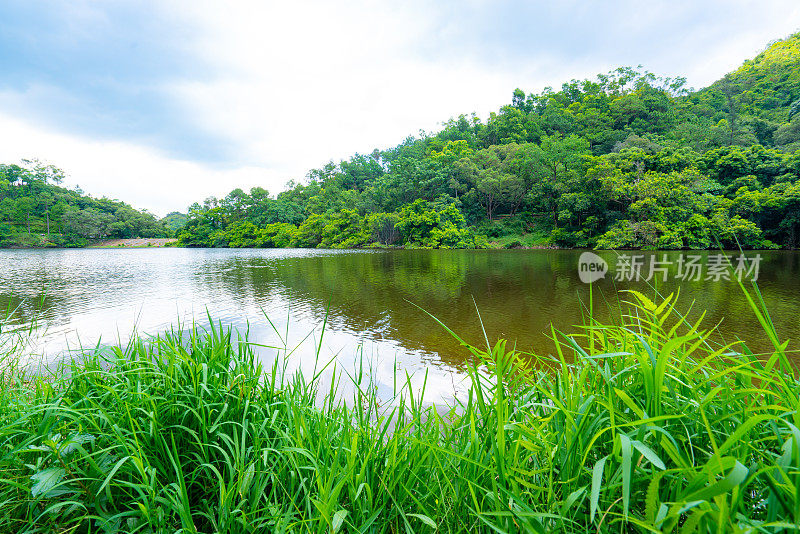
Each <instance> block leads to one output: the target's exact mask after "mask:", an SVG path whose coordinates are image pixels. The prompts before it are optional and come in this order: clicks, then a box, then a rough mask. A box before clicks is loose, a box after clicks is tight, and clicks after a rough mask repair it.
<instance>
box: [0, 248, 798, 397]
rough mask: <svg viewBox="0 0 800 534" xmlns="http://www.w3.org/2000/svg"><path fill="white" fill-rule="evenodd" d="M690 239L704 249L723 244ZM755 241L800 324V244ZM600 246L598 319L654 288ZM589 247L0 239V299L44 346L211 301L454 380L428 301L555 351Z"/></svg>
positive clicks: (213, 309)
mask: <svg viewBox="0 0 800 534" xmlns="http://www.w3.org/2000/svg"><path fill="white" fill-rule="evenodd" d="M694 254H700V256H701V260H702V262H703V263H706V262H708V261H710V260H709V255H710V254H711V255H713V254H715V253H705V252H703V253H694ZM731 254H732V253H731ZM760 254H761V256H762V260H761V263H760V272H759V278H758V284H759V287H760V289H761V291H762V293H763V295H764V299H765V301H766V303H767V305H768V307H769V309H770V310H771V312H772V317H773V320H774V322H775V325H776V328H777V330H778V332H779V334H780V335H781V336H782V337H783V338H784V339H785V338H792V339H796V338H797V337H798V335H800V313H798V312H800V283H799V282H798V281H799V280H800V254H798V253H797V252H789V251H779V252H761V253H760ZM601 255H602V256H603V257H604V258H606V259H607V260H608V262H609V264H610V265H611V266H612V267H611V268H612V272H609V273H608V274H607V276H606V277H605V278H604V279H601V280H599V281H597V282H595V284H594V289H593V292H594V309H595V312H596V313H597V314H598V316H599V317H600V318H601V319H606V318H610V317H611V316H613V315H614V311H613V310H614V309H616V308H618V306H619V298H618V293H617V291H618V290H620V289H637V290H640V291H644V292H647V293H648V294H649V295H652V294H653V290H652V288H651V287H650V286H651V284H652V282H651V283H645V282H643V281H638V282H637V281H615V280H614V272H613V269H614V267H613V266H614V265H615V261H616V260H617V259H618V258H617V257H616V256H615V254H614V253H603V254H601ZM658 255H659V259H661V258H662V256H661V255H662V253H658ZM678 255H679V253H668V254H667V259H668V260H669V261H672V262H673V265H672V266H671V267H670V269H669V276H668V281H667V282H666V283H659V284H658V285H659V288H658V289H659V290H660V291H662V292H664V293H665V294H666V293H669V292H671V291H674V290H676V289H678V286H680V288H681V305H679V308H681V309H683V310H687V309H689V307H690V305H692V302H693V301H694V304H693V306H694V309H695V310H707V312H708V314H707V318H706V322H707V324H708V325H709V326H712V325H714V324H717V323H721V325H720V328H719V332H720V336H721V337H723V338H725V339H726V340H730V341H732V340H734V339H736V338H737V337H738V338H742V339H744V340H747V341H748V342H749V344H750V346H751V347H752V348H753V349H754V350H758V351H766V350H768V349H769V346H768V344H767V343H765V340H764V337H763V336H762V335H761V333H760V329H759V326H758V324H757V323H756V321H755V319H754V317H753V315H752V313H751V312H750V310H749V308H748V307H747V304H746V302H745V299H744V298H743V296H742V295H741V291H740V289H739V288H738V285H737V284H736V283H735V282H733V281H725V280H719V281H714V280H708V281H707V280H701V281H698V282H692V283H686V282H684V283H681V282H679V281H676V280H675V279H674V276H675V274H676V273H675V270H676V267H675V264H676V263H677V259H678ZM579 256H580V251H542V250H510V251H463V250H440V251H439V250H437V251H405V250H398V251H319V250H250V249H238V250H237V249H169V248H167V249H129V250H108V249H102V250H88V249H85V250H3V251H0V272H1V273H2V275H1V276H2V278H0V281H2V283H1V284H0V306H2V308H4V309H7V308H9V309H16V311H15V313H14V314H13V317H12V322H13V323H14V324H17V325H23V326H24V325H26V324H28V323H30V321H32V320H34V318H35V319H36V320H37V322H38V324H39V325H40V331H41V332H42V335H41V337H40V339H39V342H38V343H39V344H38V347H39V350H40V351H41V352H43V353H45V354H47V355H50V356H53V355H56V354H60V353H63V351H64V349H65V348H66V347H69V348H77V347H78V346H79V345H83V346H86V345H93V344H95V343H97V342H98V340H101V341H103V342H113V341H116V340H118V339H119V340H123V341H124V340H125V339H126V338H127V337H128V335H129V334H130V333H131V331H132V330H133V328H134V327H136V328H137V329H138V330H139V331H141V332H146V333H157V332H159V331H162V330H163V329H165V328H168V327H169V325H171V324H174V323H176V322H177V321H184V322H190V321H191V320H192V319H194V320H197V321H198V322H206V321H207V319H206V312H208V314H210V315H211V316H212V317H213V318H214V319H215V320H217V321H221V322H222V323H223V324H225V325H232V326H234V327H237V328H239V329H246V328H249V330H250V337H251V339H252V340H254V341H257V342H259V343H262V344H266V345H281V346H284V345H285V346H289V347H290V348H294V347H297V348H296V351H295V354H294V357H295V358H297V359H299V360H303V359H308V358H311V357H313V354H314V351H315V350H316V349H317V348H318V347H320V346H321V347H322V354H323V356H325V357H329V358H333V357H336V358H338V359H339V360H340V361H345V362H351V363H352V362H353V359H354V358H356V357H358V355H360V354H361V352H360V351H363V354H365V355H366V356H367V357H368V358H370V361H372V362H373V365H374V367H375V369H374V372H375V374H376V376H377V375H381V376H383V380H384V381H386V380H389V378H388V377H390V376H392V375H393V374H394V372H395V371H396V370H398V369H399V370H401V371H405V370H408V371H410V372H412V373H416V374H417V375H419V374H421V373H422V372H423V371H424V370H430V376H429V382H430V387H440V388H448V387H452V384H451V378H450V377H449V371H450V370H452V369H459V368H461V367H462V366H463V363H464V358H465V357H466V355H467V354H466V352H465V350H464V349H463V348H461V347H459V345H458V343H457V342H456V341H455V340H454V339H453V338H452V337H451V336H450V335H449V334H448V333H446V332H445V331H444V329H442V328H441V327H440V326H439V325H437V324H436V322H435V321H433V320H432V319H431V318H430V317H429V316H428V315H427V314H426V313H424V312H423V311H422V309H424V310H426V311H428V312H430V313H431V314H433V315H435V316H436V317H438V318H439V319H440V320H441V321H442V322H444V323H445V324H447V325H448V326H449V327H451V328H452V329H453V330H455V331H456V332H458V333H459V334H460V335H461V336H462V337H463V338H464V339H465V340H467V341H468V342H470V343H473V344H482V345H483V344H485V343H484V342H483V339H484V336H483V329H482V328H481V320H482V322H483V328H485V331H486V334H487V335H488V337H489V338H490V341H494V340H495V339H497V338H501V337H502V338H507V339H510V340H514V341H515V342H516V343H517V346H518V347H520V348H523V349H526V350H534V351H535V352H539V353H547V352H550V351H551V348H552V343H551V342H550V341H549V340H548V338H547V336H548V332H549V329H550V324H551V323H552V324H553V325H554V326H555V327H556V328H557V329H560V330H564V331H568V332H569V331H572V332H574V331H575V330H576V329H575V328H574V327H573V325H577V324H580V323H581V322H582V320H583V319H582V313H583V312H584V311H585V310H584V307H583V306H584V305H585V304H586V303H587V302H588V296H589V291H588V285H586V284H584V283H583V282H581V280H580V279H579V274H578V258H579ZM648 258H649V255H646V257H645V266H646V265H647V262H648ZM644 274H646V268H645V271H644ZM42 296H44V298H43V299H42ZM421 308H422V309H421ZM478 312H480V318H479V315H478ZM265 315H266V316H267V317H269V319H270V320H271V321H272V323H273V325H270V323H269V322H268V321H267V320H266V319H265ZM326 320H327V324H326V328H325V333H324V336H322V337H321V332H322V328H321V326H322V324H323V322H324V321H326ZM287 334H288V339H284V338H285V337H286V336H287ZM307 335H308V337H307V339H306V341H305V342H303V343H301V340H302V339H303V338H304V337H305V336H307ZM320 339H321V345H320ZM792 346H794V344H792Z"/></svg>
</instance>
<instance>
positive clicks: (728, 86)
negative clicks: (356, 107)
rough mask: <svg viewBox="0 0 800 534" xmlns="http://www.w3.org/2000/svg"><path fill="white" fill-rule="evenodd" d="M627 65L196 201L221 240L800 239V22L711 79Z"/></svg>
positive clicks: (185, 238) (197, 238)
mask: <svg viewBox="0 0 800 534" xmlns="http://www.w3.org/2000/svg"><path fill="white" fill-rule="evenodd" d="M684 85H685V80H683V79H663V78H659V77H656V76H654V75H653V74H651V73H649V72H646V71H643V70H641V69H640V68H639V69H631V68H620V69H617V70H615V71H613V72H610V73H608V74H604V75H599V76H598V77H597V78H596V79H594V80H583V81H577V80H573V81H571V82H569V83H565V84H564V85H563V86H562V87H561V88H560V89H559V90H554V89H550V88H548V89H545V90H544V91H542V92H541V93H539V94H526V93H525V92H524V91H522V90H520V89H517V90H515V91H514V93H513V97H512V101H511V103H510V104H509V105H506V106H503V107H502V108H501V109H500V110H499V111H497V112H496V113H492V114H491V115H490V117H489V118H488V120H486V121H482V120H480V119H478V118H477V117H476V116H475V115H470V116H467V115H462V116H460V117H458V118H456V119H451V120H449V121H448V122H446V123H445V124H444V125H443V128H442V130H441V131H439V132H437V133H434V134H424V135H421V136H420V137H409V138H408V139H406V140H404V141H403V142H402V143H400V144H399V145H398V146H396V147H393V148H390V149H388V150H382V151H380V150H375V151H374V152H372V153H370V154H356V155H354V156H353V157H351V158H350V159H348V160H345V161H340V162H338V163H333V162H331V163H329V164H328V165H325V166H324V167H323V168H321V169H314V170H312V171H310V172H309V173H308V175H307V177H306V179H305V180H304V181H303V182H302V183H290V188H289V189H288V190H287V191H284V192H281V193H279V194H277V196H272V195H270V194H269V193H268V192H267V191H265V190H264V189H261V188H254V189H252V190H251V191H250V192H249V193H245V192H244V191H242V190H241V189H235V190H233V191H232V192H231V193H230V194H229V195H228V196H227V197H225V198H223V199H216V198H209V199H206V200H205V201H204V202H203V203H196V204H194V205H192V206H191V207H190V210H189V219H188V222H187V224H186V226H185V227H184V228H183V230H181V231H180V234H179V235H180V238H181V241H182V242H183V243H184V244H186V245H190V246H215V247H224V246H231V247H285V246H301V247H364V246H408V247H442V248H444V247H484V246H508V247H513V246H561V247H601V248H612V247H614V248H615V247H642V248H667V249H675V248H707V247H717V246H719V245H721V246H725V247H734V246H737V245H738V244H740V245H741V246H743V247H750V248H760V247H779V246H780V247H796V246H797V245H798V242H799V241H800V240H799V239H798V238H799V237H800V236H798V225H800V181H798V176H799V175H800V154H798V153H797V149H798V148H799V147H800V34H798V35H793V36H791V37H789V38H787V39H785V40H781V41H778V42H776V43H774V44H772V45H771V46H769V47H768V48H767V49H766V50H765V51H764V52H763V53H761V54H759V55H758V56H757V57H756V58H755V59H753V60H749V61H746V62H745V63H744V64H743V65H742V66H741V67H740V68H739V69H737V70H736V71H734V72H732V73H730V74H728V75H727V76H725V77H724V78H723V79H722V80H719V81H717V82H715V83H714V84H712V85H711V86H710V87H708V88H705V89H703V90H700V91H697V92H689V91H687V90H686V89H685V87H684Z"/></svg>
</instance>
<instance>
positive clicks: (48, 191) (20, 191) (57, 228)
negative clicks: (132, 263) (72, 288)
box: [0, 160, 170, 247]
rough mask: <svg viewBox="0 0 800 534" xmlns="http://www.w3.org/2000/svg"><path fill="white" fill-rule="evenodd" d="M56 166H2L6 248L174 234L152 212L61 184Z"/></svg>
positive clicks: (0, 214) (0, 240)
mask: <svg viewBox="0 0 800 534" xmlns="http://www.w3.org/2000/svg"><path fill="white" fill-rule="evenodd" d="M63 179H64V173H63V171H61V170H60V169H58V168H57V167H55V166H53V165H45V164H42V163H40V162H38V161H27V160H24V161H22V163H21V165H17V164H2V163H0V247H47V246H53V247H58V246H62V247H78V246H84V245H86V244H87V243H88V242H89V240H92V239H101V238H107V237H119V238H129V237H164V236H167V235H169V232H170V231H169V230H168V229H167V227H166V226H165V224H164V223H162V222H161V221H159V220H158V219H157V218H156V217H155V216H154V215H152V214H150V213H147V212H146V211H139V210H136V209H134V208H132V207H131V206H129V205H128V204H125V203H124V202H119V201H116V200H109V199H107V198H101V199H96V198H92V197H91V196H88V195H85V194H84V193H83V192H82V191H81V190H80V189H75V190H71V189H66V188H64V187H61V186H60V185H59V184H61V182H62V181H63Z"/></svg>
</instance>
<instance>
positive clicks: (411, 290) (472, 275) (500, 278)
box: [254, 251, 576, 365]
mask: <svg viewBox="0 0 800 534" xmlns="http://www.w3.org/2000/svg"><path fill="white" fill-rule="evenodd" d="M567 266H569V268H567ZM254 271H268V269H254ZM573 272H574V268H573V264H572V262H570V261H568V260H567V259H564V260H563V261H559V259H558V258H555V259H553V258H550V257H548V256H547V255H546V254H545V253H541V254H524V253H519V252H518V251H509V252H474V251H390V252H385V253H375V254H358V253H356V254H344V255H337V256H333V257H331V256H328V257H307V258H291V259H286V260H280V261H277V262H275V263H274V276H275V278H276V279H277V280H278V281H279V282H280V285H281V286H282V287H283V289H284V291H285V292H286V296H287V297H289V298H291V299H293V300H295V301H302V302H304V303H306V306H307V308H308V309H310V310H311V311H312V312H314V313H315V316H316V318H317V319H318V320H321V319H322V317H323V316H324V312H325V309H326V306H327V305H328V303H330V310H331V314H330V322H331V323H332V324H333V326H335V327H339V328H342V327H343V328H346V329H348V330H351V331H355V332H364V333H366V334H367V335H369V336H370V337H372V338H373V339H381V338H391V339H396V340H398V341H399V342H400V343H401V344H402V345H403V346H405V347H406V348H409V349H412V350H423V351H425V352H428V353H432V354H437V355H438V357H439V358H440V359H442V360H443V361H444V362H446V363H448V364H451V365H452V364H459V363H461V362H462V359H463V356H464V355H465V354H466V351H465V350H464V349H463V348H460V347H459V346H458V343H457V342H456V341H455V340H454V339H453V338H452V337H451V336H450V335H449V334H447V333H446V332H445V331H444V329H442V328H441V326H439V325H438V324H436V323H435V321H434V320H433V319H431V318H430V317H428V316H427V315H426V314H425V313H424V312H423V311H422V310H420V309H419V308H417V307H416V306H415V304H416V305H418V306H420V307H421V308H423V309H425V310H426V311H429V312H430V313H432V314H433V315H435V316H436V317H437V318H438V319H440V320H441V321H442V322H444V323H445V324H447V325H448V326H450V327H451V328H453V329H454V330H455V331H456V332H457V333H459V335H461V336H462V337H463V338H464V339H466V340H467V341H469V342H471V343H475V344H478V343H481V344H482V343H483V342H482V340H483V334H482V332H481V328H480V322H479V319H478V315H477V312H476V309H475V306H476V304H477V306H478V309H479V310H480V313H481V317H482V319H483V323H484V326H485V327H486V330H487V333H488V335H489V336H490V339H492V340H494V339H496V338H497V337H500V336H506V337H510V338H512V339H519V341H520V344H521V345H522V346H526V348H529V347H530V346H531V345H532V344H533V342H534V340H539V339H541V340H542V341H544V340H545V338H544V336H543V335H542V334H541V332H542V331H543V330H544V328H539V330H538V331H536V330H534V329H531V328H528V325H532V324H536V325H538V324H540V323H541V320H537V319H541V317H540V312H539V308H540V306H538V303H540V302H542V301H547V300H549V301H553V300H554V299H556V298H558V297H559V296H560V295H561V291H559V289H558V286H559V285H563V283H559V281H560V282H564V281H566V283H567V285H574V284H575V283H576V279H575V280H573V278H575V277H574V276H573ZM531 295H533V296H532V297H531ZM473 298H474V301H473ZM555 308H557V309H558V308H561V309H563V311H564V312H567V311H569V312H575V307H574V306H571V307H569V308H567V307H560V306H555Z"/></svg>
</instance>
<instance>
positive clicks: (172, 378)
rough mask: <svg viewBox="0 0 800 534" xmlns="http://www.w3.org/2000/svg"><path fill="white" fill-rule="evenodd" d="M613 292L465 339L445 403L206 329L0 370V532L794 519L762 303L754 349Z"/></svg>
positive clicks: (780, 404) (786, 428)
mask: <svg viewBox="0 0 800 534" xmlns="http://www.w3.org/2000/svg"><path fill="white" fill-rule="evenodd" d="M756 297H757V295H756ZM623 298H625V299H629V300H630V301H631V303H630V305H629V307H628V308H627V309H626V310H627V311H625V312H624V313H621V314H620V317H619V323H618V324H616V325H600V324H596V323H594V322H593V321H592V320H591V319H589V320H587V324H586V326H585V327H584V328H582V329H579V330H578V332H577V334H576V335H574V336H564V335H561V334H560V333H557V332H553V335H554V338H555V339H556V340H557V342H556V343H555V344H554V346H553V348H551V349H549V350H547V351H546V352H549V353H552V354H553V356H547V357H544V356H543V357H538V358H537V357H534V356H532V355H527V354H520V353H518V352H515V351H514V350H513V349H512V348H511V346H510V345H509V344H506V343H505V342H498V343H497V344H495V345H494V347H493V348H492V349H491V350H488V349H484V350H480V349H477V348H474V347H465V350H470V351H471V352H472V353H473V355H474V366H472V367H471V368H470V369H469V371H468V373H469V377H470V379H471V384H472V385H471V388H470V389H469V392H468V394H467V395H466V396H464V397H463V398H462V399H461V400H458V401H455V402H454V405H453V406H452V409H450V410H442V409H441V408H440V409H439V410H438V411H437V410H434V409H433V408H430V407H426V406H424V405H423V404H422V403H421V402H420V400H419V398H420V397H419V393H420V392H418V391H411V390H409V388H402V387H399V389H400V390H401V391H398V393H397V396H396V397H395V398H394V399H378V398H377V397H376V394H375V389H373V388H371V387H369V384H368V383H365V382H363V381H362V380H358V379H357V378H351V377H349V376H346V375H345V377H344V380H353V381H355V382H357V383H359V384H360V385H361V387H360V393H358V394H356V395H355V396H354V398H352V399H348V400H347V402H344V400H345V399H342V398H341V397H340V396H338V395H335V394H334V392H333V391H330V390H326V391H319V390H318V387H317V383H315V381H314V380H311V379H308V380H306V379H304V378H303V377H302V376H298V375H294V376H291V377H289V376H284V373H282V371H281V367H280V365H279V364H275V365H274V366H271V367H268V368H263V367H262V366H261V365H260V364H259V360H258V359H257V357H256V356H255V355H254V352H253V350H252V348H251V347H250V346H248V345H247V344H243V343H236V342H235V341H236V338H235V334H232V333H231V332H229V331H222V330H220V329H218V328H211V329H209V330H207V331H199V330H195V331H192V332H173V333H171V334H167V335H163V336H161V337H160V338H158V339H156V340H150V341H146V340H142V339H136V340H134V341H132V342H131V343H130V344H129V345H128V346H126V347H118V348H114V349H113V350H111V351H109V352H106V353H105V356H101V355H99V354H86V355H85V356H84V358H83V359H82V361H80V362H79V363H73V364H71V365H67V366H64V367H63V368H62V369H60V370H59V371H58V372H57V373H56V374H55V375H54V376H51V377H48V378H46V379H34V378H32V377H25V376H23V375H22V374H21V373H19V372H15V373H12V374H8V373H7V374H6V376H5V377H4V381H5V383H4V384H3V389H2V394H0V478H2V480H1V481H0V512H2V513H0V531H2V532H116V531H124V532H173V531H176V530H179V529H180V531H182V532H237V533H238V532H391V533H394V532H432V531H434V530H438V531H440V532H467V531H469V532H627V531H642V532H646V531H666V532H695V531H700V532H733V531H741V532H780V531H787V532H790V531H791V532H793V531H795V530H796V527H795V525H797V524H798V522H800V430H798V428H800V415H798V412H797V408H798V398H799V397H800V381H798V377H797V374H796V373H795V371H794V370H793V369H792V368H791V366H790V364H789V362H788V359H787V356H786V353H785V346H784V345H782V344H780V343H779V342H778V339H777V336H776V335H775V332H774V329H772V327H771V326H770V324H771V323H770V322H769V317H768V315H765V313H764V311H763V310H762V309H761V308H760V307H759V306H758V305H757V304H754V305H753V310H754V314H755V315H754V317H755V318H754V320H759V321H761V322H762V324H763V325H764V328H765V333H764V335H765V336H768V337H769V338H770V339H771V340H773V341H774V345H775V352H774V354H771V355H753V354H751V353H750V352H749V351H748V350H747V348H746V347H745V346H744V345H737V346H734V347H719V346H715V345H714V344H713V343H712V342H711V340H710V338H709V333H708V332H707V331H706V330H705V329H704V326H703V325H702V323H701V324H697V325H689V324H686V323H685V321H683V320H682V319H681V317H680V316H679V315H678V313H677V312H676V310H675V299H673V298H671V297H670V298H667V299H666V300H663V301H658V302H657V303H653V302H651V301H650V300H649V299H647V298H646V297H644V296H642V295H639V294H628V295H627V296H623ZM756 302H757V300H756ZM431 324H432V327H437V326H436V325H435V324H434V323H433V320H432V323H431ZM537 359H538V361H539V364H538V365H531V362H532V361H535V360H537ZM401 382H402V381H401ZM445 412H446V413H445Z"/></svg>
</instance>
